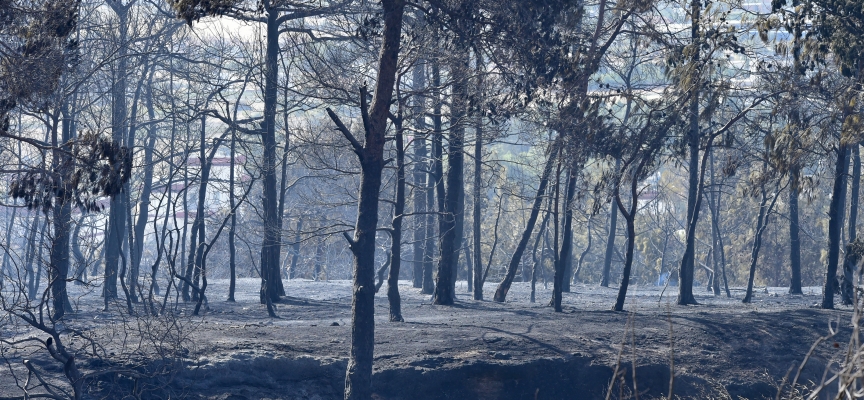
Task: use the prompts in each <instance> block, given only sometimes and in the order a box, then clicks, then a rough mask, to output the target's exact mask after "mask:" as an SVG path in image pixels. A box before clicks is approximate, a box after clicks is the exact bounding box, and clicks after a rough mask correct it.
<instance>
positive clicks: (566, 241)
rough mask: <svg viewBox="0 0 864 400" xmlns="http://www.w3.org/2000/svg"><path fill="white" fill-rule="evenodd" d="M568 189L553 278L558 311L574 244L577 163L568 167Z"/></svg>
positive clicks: (553, 299)
mask: <svg viewBox="0 0 864 400" xmlns="http://www.w3.org/2000/svg"><path fill="white" fill-rule="evenodd" d="M567 175H568V179H567V190H566V193H565V195H564V203H563V204H562V207H563V208H564V218H563V220H564V228H563V232H562V235H561V252H560V253H559V256H558V258H557V259H556V260H555V277H554V278H553V279H554V280H553V286H552V306H553V307H555V311H556V312H561V311H563V309H562V308H561V301H562V299H563V290H564V277H565V274H566V271H565V266H564V264H565V263H566V262H567V261H566V258H565V257H567V255H568V254H570V249H571V248H572V246H573V208H572V207H571V205H572V204H571V203H573V196H574V195H575V193H576V166H575V163H574V164H573V165H571V166H570V167H569V168H568V169H567Z"/></svg>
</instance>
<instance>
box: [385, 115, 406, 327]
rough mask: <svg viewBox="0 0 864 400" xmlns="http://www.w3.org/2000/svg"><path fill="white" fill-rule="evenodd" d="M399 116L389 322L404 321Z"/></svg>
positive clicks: (402, 166) (402, 148) (402, 164)
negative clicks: (401, 287) (400, 292)
mask: <svg viewBox="0 0 864 400" xmlns="http://www.w3.org/2000/svg"><path fill="white" fill-rule="evenodd" d="M401 118H402V117H401V113H400V116H399V117H398V118H397V124H396V201H395V203H394V206H393V227H392V229H393V230H392V231H391V237H392V239H393V240H392V247H391V249H390V275H389V276H388V277H387V301H388V302H389V303H390V322H405V319H404V318H402V299H401V298H400V297H399V270H400V269H401V266H402V215H403V214H404V213H405V143H404V140H403V138H402V120H401Z"/></svg>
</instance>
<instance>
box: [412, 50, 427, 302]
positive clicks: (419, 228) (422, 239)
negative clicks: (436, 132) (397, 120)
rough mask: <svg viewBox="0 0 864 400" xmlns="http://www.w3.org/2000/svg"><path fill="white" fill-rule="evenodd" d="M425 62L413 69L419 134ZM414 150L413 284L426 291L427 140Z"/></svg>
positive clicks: (422, 119)
mask: <svg viewBox="0 0 864 400" xmlns="http://www.w3.org/2000/svg"><path fill="white" fill-rule="evenodd" d="M424 67H425V62H423V61H418V62H417V65H415V66H414V71H413V72H414V73H413V79H412V85H413V89H414V92H415V93H417V94H415V95H414V110H413V113H414V129H415V130H416V131H417V132H424V131H425V130H426V116H425V108H426V97H425V96H423V95H422V94H420V93H421V92H422V91H423V90H424V89H425V87H426V71H425V68H424ZM412 148H413V150H414V169H413V171H412V174H411V178H412V181H413V186H414V195H413V198H412V204H413V209H414V215H415V216H414V218H413V222H414V244H413V246H414V259H413V261H412V267H413V270H414V271H413V272H414V274H413V280H412V283H413V285H414V287H415V288H418V289H419V288H422V287H423V263H424V253H425V251H426V239H427V237H426V221H427V216H426V215H424V213H426V212H428V210H427V207H429V206H430V205H428V204H427V203H426V171H425V169H426V168H427V167H426V166H424V161H425V159H426V158H427V154H426V140H425V139H424V138H423V137H422V136H416V137H415V138H414V140H413V142H412Z"/></svg>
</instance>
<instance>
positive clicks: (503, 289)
mask: <svg viewBox="0 0 864 400" xmlns="http://www.w3.org/2000/svg"><path fill="white" fill-rule="evenodd" d="M559 138H560V137H559ZM559 141H560V139H555V141H554V142H553V143H552V144H551V146H550V147H549V159H547V160H546V165H545V166H544V167H543V173H542V175H540V184H539V185H538V186H537V195H536V196H534V204H533V205H532V206H531V214H530V215H529V216H528V223H527V224H526V226H525V230H524V231H522V237H521V238H520V239H519V243H518V244H517V245H516V250H515V251H514V252H513V257H512V258H510V264H508V265H507V274H506V275H504V280H502V281H501V283H500V284H498V289H496V290H495V297H494V298H493V299H494V300H495V301H497V302H503V301H504V300H505V299H506V298H507V292H508V291H509V290H510V286H511V285H512V284H513V278H514V277H515V276H516V270H517V269H518V268H519V263H521V262H522V255H523V254H524V253H525V248H526V247H527V246H528V241H529V240H531V233H532V231H533V230H534V224H536V223H537V216H538V215H539V214H540V208H541V207H542V205H543V199H544V198H545V197H544V196H545V195H546V187H547V186H549V175H550V174H551V173H552V169H553V167H554V166H555V161H556V160H557V158H558V143H559ZM545 218H547V219H548V215H547V216H546V217H545ZM545 223H546V220H545V219H544V222H543V225H545ZM540 229H541V231H542V230H543V227H542V226H541V228H540ZM538 235H539V234H538ZM475 240H476V239H475ZM536 246H537V245H536V243H535V250H534V251H536ZM532 258H533V257H532ZM532 276H533V277H535V278H536V274H534V273H532ZM533 281H534V278H532V282H533ZM532 293H533V289H532Z"/></svg>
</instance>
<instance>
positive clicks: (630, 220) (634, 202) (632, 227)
mask: <svg viewBox="0 0 864 400" xmlns="http://www.w3.org/2000/svg"><path fill="white" fill-rule="evenodd" d="M637 184H638V181H635V180H634V182H632V183H631V184H630V185H631V186H630V195H631V198H630V209H629V210H627V209H626V208H625V207H624V203H622V202H621V194H620V193H616V194H615V204H616V206H617V207H618V208H619V209H620V211H621V214H622V216H623V217H624V224H625V226H626V227H627V250H626V252H625V253H624V270H623V272H622V273H621V286H619V287H618V297H617V298H616V299H615V306H613V307H612V311H624V301H625V300H626V298H627V289H628V288H629V286H630V272H631V271H632V269H633V251H634V249H635V248H636V210H637V206H638V204H639V200H638V197H637V192H636V186H637Z"/></svg>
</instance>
